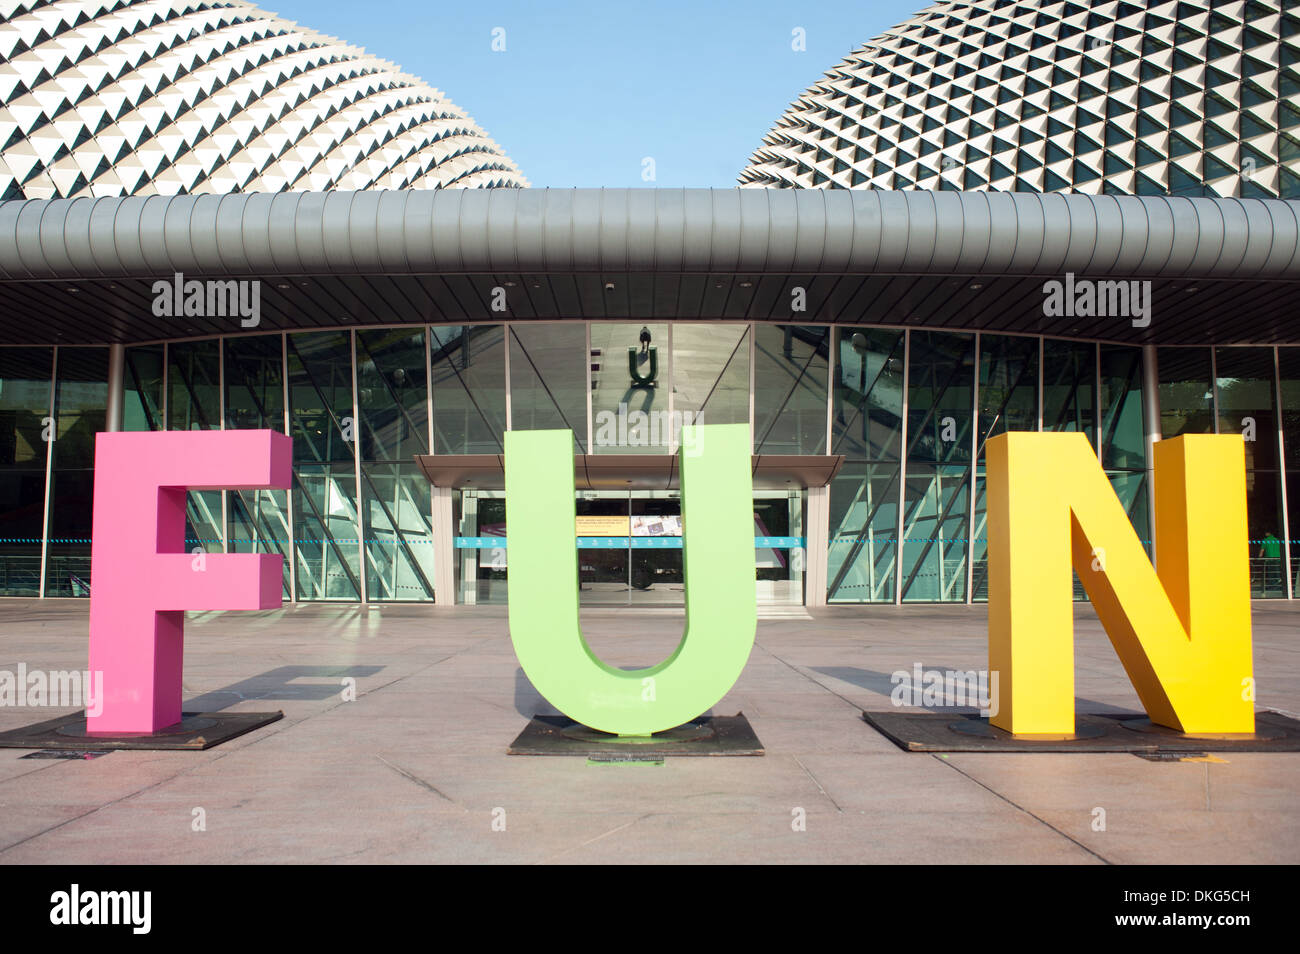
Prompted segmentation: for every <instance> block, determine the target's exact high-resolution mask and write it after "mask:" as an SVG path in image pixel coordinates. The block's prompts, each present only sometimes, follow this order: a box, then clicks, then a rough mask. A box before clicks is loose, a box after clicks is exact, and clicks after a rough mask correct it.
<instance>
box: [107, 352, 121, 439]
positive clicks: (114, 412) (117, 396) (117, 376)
mask: <svg viewBox="0 0 1300 954" xmlns="http://www.w3.org/2000/svg"><path fill="white" fill-rule="evenodd" d="M125 368H126V345H121V344H113V345H109V346H108V407H107V413H106V415H105V419H104V430H106V431H120V430H122V416H123V408H124V406H125V404H126V393H125V390H124V381H125V377H126V375H125Z"/></svg>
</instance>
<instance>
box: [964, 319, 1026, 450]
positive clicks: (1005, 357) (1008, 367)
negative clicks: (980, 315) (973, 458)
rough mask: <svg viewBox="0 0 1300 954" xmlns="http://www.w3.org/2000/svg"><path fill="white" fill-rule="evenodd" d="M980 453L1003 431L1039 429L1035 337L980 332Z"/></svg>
mask: <svg viewBox="0 0 1300 954" xmlns="http://www.w3.org/2000/svg"><path fill="white" fill-rule="evenodd" d="M979 395H980V406H979V444H978V446H979V454H980V459H981V460H982V459H983V457H984V442H985V441H987V440H988V439H989V438H990V437H992V436H993V435H995V434H1001V433H1003V432H1005V431H1036V430H1038V339H1037V338H1017V337H1010V336H1007V335H980V387H979Z"/></svg>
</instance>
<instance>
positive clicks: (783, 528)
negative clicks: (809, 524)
mask: <svg viewBox="0 0 1300 954" xmlns="http://www.w3.org/2000/svg"><path fill="white" fill-rule="evenodd" d="M803 527H804V493H803V491H800V490H791V491H787V492H785V493H780V492H775V493H774V492H763V491H756V492H755V493H754V536H755V537H768V538H780V537H786V538H789V539H787V540H786V541H780V542H782V543H788V542H790V541H791V540H802V539H803V538H804V533H803ZM770 542H772V543H777V542H778V541H777V540H772V541H770ZM754 562H755V565H756V568H757V575H758V602H759V604H760V605H762V604H788V605H795V606H798V605H801V604H802V603H803V601H804V594H803V582H804V577H803V571H804V550H803V547H802V546H798V545H796V546H771V547H762V546H757V545H755V548H754Z"/></svg>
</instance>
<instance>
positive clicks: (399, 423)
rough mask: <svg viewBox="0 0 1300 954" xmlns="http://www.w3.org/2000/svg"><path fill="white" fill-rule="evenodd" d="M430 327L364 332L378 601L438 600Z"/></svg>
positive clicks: (371, 578) (365, 493)
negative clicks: (425, 462)
mask: <svg viewBox="0 0 1300 954" xmlns="http://www.w3.org/2000/svg"><path fill="white" fill-rule="evenodd" d="M424 334H425V332H424V329H423V328H421V329H417V330H415V331H412V330H411V329H409V328H394V329H381V330H365V331H363V330H358V331H357V334H356V341H357V406H358V408H359V409H360V414H361V421H360V432H359V433H360V444H359V453H360V455H361V494H362V500H363V501H364V506H363V508H362V519H363V521H364V526H363V528H362V529H363V532H362V539H364V540H365V548H366V586H367V589H366V595H367V598H369V599H370V600H375V601H384V600H430V599H433V558H434V553H433V523H432V519H431V513H432V507H433V501H432V491H431V488H430V485H429V481H428V480H427V479H426V478H425V477H424V475H423V474H422V473H421V472H420V470H419V468H418V467H417V466H416V464H415V461H414V460H412V457H414V456H415V455H416V454H425V453H428V445H429V439H428V434H429V406H428V400H427V398H428V390H427V388H426V387H425V367H424Z"/></svg>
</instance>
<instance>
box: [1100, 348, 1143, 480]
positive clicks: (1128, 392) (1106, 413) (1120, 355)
mask: <svg viewBox="0 0 1300 954" xmlns="http://www.w3.org/2000/svg"><path fill="white" fill-rule="evenodd" d="M1101 422H1102V427H1101V460H1102V464H1103V465H1104V466H1105V467H1107V468H1115V469H1119V470H1145V469H1146V465H1147V463H1146V462H1147V454H1146V429H1145V427H1144V426H1143V421H1142V349H1141V348H1127V347H1124V346H1123V345H1107V344H1104V345H1102V346H1101Z"/></svg>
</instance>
